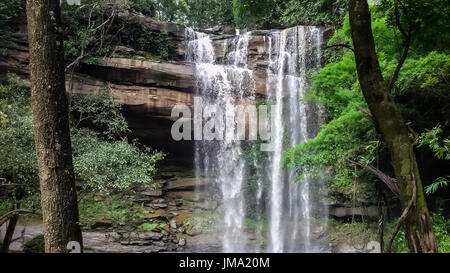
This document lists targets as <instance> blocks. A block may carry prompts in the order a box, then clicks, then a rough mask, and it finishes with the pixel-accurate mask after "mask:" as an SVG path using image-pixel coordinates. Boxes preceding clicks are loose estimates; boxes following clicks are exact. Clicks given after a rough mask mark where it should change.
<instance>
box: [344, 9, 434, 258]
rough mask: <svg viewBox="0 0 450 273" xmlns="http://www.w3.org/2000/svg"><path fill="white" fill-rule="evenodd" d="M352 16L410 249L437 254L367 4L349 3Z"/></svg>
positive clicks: (359, 61) (363, 80)
mask: <svg viewBox="0 0 450 273" xmlns="http://www.w3.org/2000/svg"><path fill="white" fill-rule="evenodd" d="M349 14H350V31H351V35H352V40H353V45H354V50H355V60H356V67H357V71H358V78H359V83H360V85H361V89H362V91H363V94H364V98H365V100H366V102H367V104H368V106H369V109H370V112H371V113H372V115H373V117H374V119H375V124H376V127H377V130H378V131H379V132H380V133H381V135H382V136H383V138H384V141H385V142H386V144H387V147H388V149H389V152H390V156H391V160H392V164H393V167H394V172H395V176H396V178H397V182H398V186H399V191H400V203H401V206H402V208H403V209H404V210H406V211H408V213H407V214H406V218H405V220H404V229H405V233H406V240H407V242H408V247H409V249H410V251H411V252H415V253H418V252H437V245H436V239H435V237H434V232H433V226H432V221H431V218H430V214H429V212H428V208H427V204H426V201H425V196H424V193H423V187H422V182H421V179H420V174H419V170H418V168H417V161H416V158H415V155H414V152H413V149H412V145H413V144H412V141H411V140H410V138H409V133H408V129H407V127H406V124H405V122H404V121H403V118H402V116H401V114H400V112H399V110H398V109H397V107H396V105H395V103H394V101H393V100H392V97H391V95H390V91H389V89H388V87H387V84H386V83H385V81H384V79H383V76H382V74H381V69H380V66H379V63H378V58H377V55H376V53H375V43H374V38H373V35H372V29H371V19H370V11H369V7H368V4H367V1H366V0H350V7H349ZM410 202H412V203H411V205H410ZM408 208H409V209H408Z"/></svg>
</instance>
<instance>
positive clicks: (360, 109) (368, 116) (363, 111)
mask: <svg viewBox="0 0 450 273" xmlns="http://www.w3.org/2000/svg"><path fill="white" fill-rule="evenodd" d="M352 104H353V106H355V107H356V109H358V110H359V111H361V112H362V113H363V114H364V116H365V117H366V118H367V119H368V120H370V122H372V124H375V119H374V118H373V115H372V114H371V113H370V112H369V111H367V110H366V109H364V108H363V107H361V106H359V105H357V104H356V103H354V102H352Z"/></svg>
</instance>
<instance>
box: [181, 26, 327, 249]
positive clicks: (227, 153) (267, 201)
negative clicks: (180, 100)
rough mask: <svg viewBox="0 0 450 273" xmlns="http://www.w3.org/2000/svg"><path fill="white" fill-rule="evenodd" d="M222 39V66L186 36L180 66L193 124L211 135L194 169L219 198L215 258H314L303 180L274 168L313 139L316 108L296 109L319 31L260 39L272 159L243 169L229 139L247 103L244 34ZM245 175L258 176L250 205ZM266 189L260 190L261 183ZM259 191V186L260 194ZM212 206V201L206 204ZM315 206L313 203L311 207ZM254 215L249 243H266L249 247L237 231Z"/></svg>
mask: <svg viewBox="0 0 450 273" xmlns="http://www.w3.org/2000/svg"><path fill="white" fill-rule="evenodd" d="M237 34H238V35H236V36H235V37H234V38H233V39H224V40H223V41H222V43H223V44H222V47H223V49H224V51H225V53H224V55H223V56H224V57H223V58H216V57H217V56H216V52H215V49H214V43H213V40H212V39H211V37H210V36H209V35H207V34H204V33H199V32H195V31H193V30H192V29H189V28H188V29H186V34H185V35H186V41H187V42H186V43H187V44H186V50H187V61H189V62H192V63H194V65H195V77H196V90H195V92H196V95H197V96H199V97H201V99H202V102H203V105H204V108H203V117H202V120H201V121H200V122H201V124H202V125H203V128H204V129H205V130H207V129H211V128H214V130H212V131H213V132H214V136H215V137H218V136H220V135H223V139H220V140H210V139H206V138H205V137H204V138H203V139H202V140H199V141H196V144H195V167H196V175H197V177H198V178H206V179H211V180H214V183H212V184H214V185H217V189H218V191H219V193H218V195H219V196H220V198H221V204H222V205H221V212H222V214H223V227H222V230H223V232H222V238H221V241H222V250H223V251H224V252H246V251H255V252H259V251H267V252H317V251H322V250H321V249H319V248H318V244H316V243H315V242H313V241H312V236H311V234H312V230H311V229H312V228H311V227H312V226H313V223H312V219H313V217H312V214H313V211H322V212H323V208H321V209H317V208H316V207H317V206H319V205H317V204H313V199H317V198H315V196H313V195H314V194H315V193H313V192H312V188H317V187H312V185H316V184H317V183H316V182H317V181H313V180H311V179H309V178H306V179H304V180H303V181H301V182H298V181H297V180H298V179H297V175H296V173H295V172H294V171H292V170H285V169H283V168H282V157H283V152H284V151H286V150H287V149H289V148H291V147H293V146H294V145H295V144H298V143H302V142H304V141H306V140H307V139H308V138H311V137H314V135H315V134H317V131H318V128H319V125H320V115H319V108H318V107H317V106H316V105H314V104H311V103H307V102H305V101H304V95H305V91H306V90H307V89H308V88H309V80H308V77H307V75H308V72H309V71H310V70H313V69H317V68H318V67H320V59H321V52H320V47H321V43H322V39H321V37H322V31H321V29H320V28H318V27H306V26H299V27H294V28H289V29H286V30H282V31H271V32H269V33H268V34H267V35H266V36H265V37H264V40H265V50H266V53H267V60H266V64H267V68H266V74H267V82H266V88H267V101H269V102H271V104H273V107H275V108H274V111H273V113H274V116H272V117H271V119H274V120H273V122H272V123H271V124H273V125H272V127H273V128H271V130H270V131H271V136H272V143H273V151H270V152H266V153H268V154H267V155H268V159H269V160H268V161H267V162H265V163H262V162H258V161H257V160H254V162H250V163H249V162H246V161H245V160H244V159H243V157H242V154H243V145H244V143H243V141H241V140H239V139H238V138H236V128H237V120H238V119H237V114H238V111H239V108H237V105H238V104H239V103H240V102H243V101H246V100H247V101H253V103H254V102H255V100H256V99H255V97H256V94H255V80H254V76H253V71H252V70H251V69H249V68H248V59H247V58H248V56H249V41H250V40H251V38H252V36H251V34H250V33H243V34H239V33H237ZM251 170H256V171H257V172H260V173H264V174H265V175H264V177H260V178H258V180H257V188H256V190H254V191H253V192H252V194H253V195H254V198H248V197H246V196H245V194H244V192H245V189H244V188H245V183H246V179H247V176H248V174H249V172H250V171H251ZM264 181H265V182H266V183H265V182H264ZM265 185H267V186H265ZM214 198H215V197H214ZM316 203H318V202H316ZM250 207H251V208H257V209H256V211H257V213H256V214H257V215H256V216H255V215H253V216H252V217H253V218H257V220H259V221H261V222H262V221H264V220H266V221H267V226H268V228H267V230H265V229H264V228H262V225H261V226H260V227H258V228H257V230H256V231H255V232H256V235H253V236H256V237H257V238H259V239H260V238H263V237H266V240H265V241H267V243H264V244H258V243H253V246H252V243H251V242H249V241H251V240H249V237H251V236H250V235H249V234H248V232H246V230H245V226H244V223H245V219H246V218H247V217H249V216H248V215H247V214H248V208H250Z"/></svg>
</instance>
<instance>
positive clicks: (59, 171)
mask: <svg viewBox="0 0 450 273" xmlns="http://www.w3.org/2000/svg"><path fill="white" fill-rule="evenodd" d="M59 2H60V1H59V0H27V19H28V39H29V45H30V75H31V78H30V81H31V106H32V111H33V123H34V138H35V149H36V156H37V163H38V164H37V165H38V169H39V178H40V189H41V206H42V215H43V221H44V237H45V252H47V253H64V252H67V250H66V246H67V243H68V242H70V241H77V242H79V243H80V246H81V245H82V237H81V230H80V226H79V224H78V207H77V196H76V189H75V180H74V172H73V164H72V147H71V143H70V132H69V116H68V101H67V96H66V92H65V81H64V55H63V33H62V27H61V11H60V6H59Z"/></svg>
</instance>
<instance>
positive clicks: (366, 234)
mask: <svg viewBox="0 0 450 273" xmlns="http://www.w3.org/2000/svg"><path fill="white" fill-rule="evenodd" d="M328 229H329V230H328V232H329V234H328V236H329V240H330V241H334V242H337V243H345V244H350V245H356V244H361V243H365V242H369V241H378V238H377V232H378V228H377V225H376V223H362V222H353V223H345V222H341V221H337V220H334V219H330V220H329V222H328Z"/></svg>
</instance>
